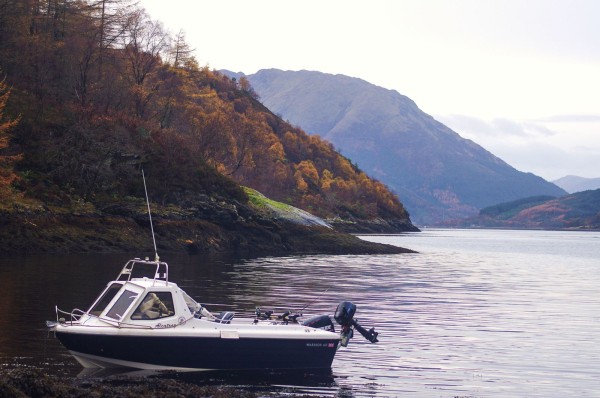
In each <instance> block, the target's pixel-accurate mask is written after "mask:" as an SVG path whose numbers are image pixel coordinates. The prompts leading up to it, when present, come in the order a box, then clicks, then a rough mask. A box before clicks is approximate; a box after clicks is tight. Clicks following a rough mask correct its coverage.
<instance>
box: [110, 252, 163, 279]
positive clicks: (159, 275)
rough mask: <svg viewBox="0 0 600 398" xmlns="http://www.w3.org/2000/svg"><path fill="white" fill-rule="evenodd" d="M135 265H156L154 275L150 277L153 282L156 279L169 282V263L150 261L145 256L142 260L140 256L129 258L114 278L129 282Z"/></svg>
mask: <svg viewBox="0 0 600 398" xmlns="http://www.w3.org/2000/svg"><path fill="white" fill-rule="evenodd" d="M136 265H148V266H156V269H155V271H154V275H153V276H152V277H151V278H152V279H153V280H154V283H156V281H164V282H165V283H167V284H168V283H169V265H168V264H167V263H165V262H164V261H150V260H149V259H148V258H147V257H146V259H144V260H142V259H140V258H134V259H133V260H129V261H128V262H127V264H125V266H124V267H123V269H122V270H121V272H120V273H119V276H117V279H116V280H117V281H124V282H129V280H130V279H131V277H132V275H133V269H134V267H135V266H136Z"/></svg>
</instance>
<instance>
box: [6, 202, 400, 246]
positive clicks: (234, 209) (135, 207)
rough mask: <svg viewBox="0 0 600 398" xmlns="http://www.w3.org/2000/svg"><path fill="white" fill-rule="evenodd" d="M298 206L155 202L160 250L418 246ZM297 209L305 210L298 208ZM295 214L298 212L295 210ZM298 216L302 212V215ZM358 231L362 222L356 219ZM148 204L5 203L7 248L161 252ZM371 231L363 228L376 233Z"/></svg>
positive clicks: (154, 209) (153, 212)
mask: <svg viewBox="0 0 600 398" xmlns="http://www.w3.org/2000/svg"><path fill="white" fill-rule="evenodd" d="M294 209H295V208H292V207H290V206H288V207H286V208H284V209H283V210H282V209H277V211H274V210H273V206H270V207H268V208H267V207H261V206H260V204H257V203H256V202H255V203H251V202H249V203H247V204H242V203H239V202H235V201H222V200H218V199H215V198H210V197H207V196H199V197H197V198H194V200H191V201H182V202H181V203H180V204H178V205H177V206H175V205H172V204H167V205H157V204H153V210H152V216H153V222H154V231H155V233H156V242H157V245H158V250H159V252H188V253H205V252H232V253H238V254H243V255H289V254H316V253H319V254H393V253H407V252H411V250H408V249H404V248H400V247H396V246H390V245H382V244H377V243H371V242H366V241H363V240H361V239H359V238H357V237H355V236H353V235H350V234H348V233H345V232H341V231H339V230H338V228H337V226H336V227H335V228H332V227H331V226H330V225H328V224H327V223H324V222H323V223H316V222H314V220H312V219H311V222H303V221H302V218H303V217H304V218H306V217H307V216H304V215H303V213H297V212H296V211H295V210H294ZM296 210H297V209H296ZM290 212H292V213H293V214H292V215H290V214H289V213H290ZM298 214H300V215H301V216H302V217H300V219H299V218H298ZM353 227H354V228H355V231H352V232H360V231H359V230H356V225H355V224H353ZM150 231H151V229H150V223H149V219H148V214H147V208H146V204H145V202H144V200H143V199H141V198H127V200H123V199H122V198H121V199H120V200H119V201H114V202H113V201H110V200H105V201H96V202H94V203H89V202H82V201H80V202H76V203H72V204H71V205H70V206H68V207H54V208H50V207H48V206H45V205H40V204H23V203H19V204H15V205H13V207H12V208H8V209H7V208H6V207H5V208H3V209H0V253H4V254H19V253H88V252H103V253H106V252H132V251H133V252H136V253H140V252H143V253H148V254H152V253H153V244H152V236H151V232H150ZM371 231H372V230H370V229H366V230H363V231H362V232H371Z"/></svg>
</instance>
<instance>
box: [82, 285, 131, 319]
mask: <svg viewBox="0 0 600 398" xmlns="http://www.w3.org/2000/svg"><path fill="white" fill-rule="evenodd" d="M122 287H123V285H122V284H120V283H113V284H112V285H110V286H109V287H108V289H106V290H105V291H104V294H103V295H102V297H100V299H99V300H98V301H97V302H96V305H94V306H93V307H92V309H91V310H90V311H89V313H90V314H91V315H95V316H100V314H101V313H102V311H104V310H105V309H106V306H108V304H109V303H110V302H111V301H112V299H113V298H115V296H116V295H117V293H118V292H119V290H121V288H122Z"/></svg>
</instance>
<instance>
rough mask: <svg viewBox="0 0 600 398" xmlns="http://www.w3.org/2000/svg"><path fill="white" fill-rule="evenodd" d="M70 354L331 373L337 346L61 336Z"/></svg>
mask: <svg viewBox="0 0 600 398" xmlns="http://www.w3.org/2000/svg"><path fill="white" fill-rule="evenodd" d="M56 337H57V338H58V339H59V340H60V342H61V343H62V344H63V345H64V346H65V347H66V348H67V349H68V350H70V351H76V352H80V353H82V354H88V355H94V356H98V357H103V358H109V359H116V360H121V361H130V362H138V363H143V364H150V365H155V366H164V367H172V368H191V369H240V370H241V369H324V368H330V367H331V363H332V362H333V357H334V356H335V353H336V349H337V340H299V339H272V338H271V339H254V338H240V339H221V338H202V337H167V336H165V337H156V336H152V337H150V336H110V335H95V334H74V333H62V332H57V333H56Z"/></svg>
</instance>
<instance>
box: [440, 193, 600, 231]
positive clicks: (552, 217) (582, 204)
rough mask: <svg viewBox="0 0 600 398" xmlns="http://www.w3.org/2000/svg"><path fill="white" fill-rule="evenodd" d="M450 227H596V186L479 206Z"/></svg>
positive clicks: (599, 203) (599, 221)
mask: <svg viewBox="0 0 600 398" xmlns="http://www.w3.org/2000/svg"><path fill="white" fill-rule="evenodd" d="M447 226H452V227H481V228H526V229H577V230H600V189H596V190H589V191H583V192H576V193H574V194H571V195H567V196H562V197H560V198H550V197H541V196H537V197H531V198H525V199H520V200H516V201H513V202H508V203H501V204H498V205H495V206H491V207H488V208H485V209H482V210H481V212H480V213H479V216H478V217H473V218H470V219H467V220H461V221H458V222H449V223H448V224H447Z"/></svg>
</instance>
